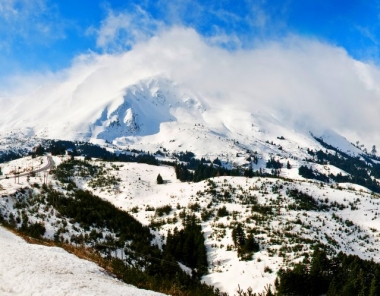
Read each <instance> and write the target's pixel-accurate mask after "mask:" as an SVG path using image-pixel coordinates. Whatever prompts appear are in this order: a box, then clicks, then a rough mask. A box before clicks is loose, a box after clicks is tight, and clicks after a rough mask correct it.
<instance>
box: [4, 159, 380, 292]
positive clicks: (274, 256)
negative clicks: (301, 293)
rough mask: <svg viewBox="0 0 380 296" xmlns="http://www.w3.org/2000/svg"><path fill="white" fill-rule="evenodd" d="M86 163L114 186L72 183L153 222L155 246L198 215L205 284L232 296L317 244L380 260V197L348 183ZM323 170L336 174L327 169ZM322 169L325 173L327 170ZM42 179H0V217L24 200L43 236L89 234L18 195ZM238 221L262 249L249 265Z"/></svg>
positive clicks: (90, 180) (292, 173)
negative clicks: (183, 176) (238, 240)
mask: <svg viewBox="0 0 380 296" xmlns="http://www.w3.org/2000/svg"><path fill="white" fill-rule="evenodd" d="M68 158H69V157H66V159H68ZM64 159H65V157H54V162H55V163H56V164H57V165H58V164H59V163H60V162H62V161H63V160H64ZM30 161H31V160H30V158H24V159H22V160H17V161H12V162H9V163H6V164H3V165H2V169H3V171H4V172H9V170H11V169H12V167H14V166H15V164H16V163H17V164H18V165H19V166H23V162H24V163H25V165H24V166H27V163H28V162H30ZM37 163H38V162H37ZM91 164H92V165H93V166H99V167H102V168H103V171H104V177H105V179H108V180H111V177H112V176H114V177H115V178H119V181H117V182H113V183H110V184H108V185H100V183H99V182H98V181H99V180H100V179H99V177H98V176H91V177H88V176H85V177H81V176H80V175H79V174H75V176H74V175H73V180H74V181H75V183H76V184H77V186H78V187H79V188H82V189H86V190H90V191H92V192H94V193H95V194H96V195H98V196H100V197H102V198H103V199H105V200H108V201H110V202H111V203H113V204H114V205H116V206H117V207H118V208H121V209H123V210H125V211H128V212H129V213H131V214H132V215H133V216H134V217H135V218H136V219H138V220H139V221H140V222H141V223H142V224H144V225H156V226H154V227H155V228H154V229H155V230H154V232H155V233H156V241H155V243H157V244H158V245H161V244H162V243H164V242H165V236H166V235H167V232H168V231H169V230H173V229H174V227H178V228H181V227H183V225H182V222H181V219H180V218H179V217H180V215H181V213H182V212H183V211H187V212H189V213H194V214H195V215H196V216H197V217H199V218H200V220H201V221H202V222H201V226H202V230H203V232H204V237H205V243H206V248H207V251H208V262H209V270H208V274H207V275H205V276H204V277H203V280H204V281H205V282H206V283H208V284H211V285H215V286H216V287H218V288H220V289H221V290H222V291H226V292H228V293H229V294H230V295H233V294H234V293H235V292H236V289H237V287H238V285H240V287H242V288H243V289H247V288H248V287H252V289H253V290H254V291H255V292H261V291H263V289H264V287H265V286H266V285H268V284H273V282H274V279H275V277H276V272H277V271H278V270H279V269H280V268H282V267H288V266H291V264H292V263H294V262H299V261H302V260H303V258H305V256H306V255H307V254H310V253H311V252H312V248H313V245H315V244H316V243H322V244H324V245H326V246H329V248H331V250H332V252H335V253H337V252H339V251H342V252H344V253H346V254H355V255H358V256H360V257H361V258H363V259H368V260H374V261H375V262H380V256H379V250H380V240H379V230H380V211H379V195H377V194H374V193H371V192H370V191H369V190H368V189H366V188H363V187H361V186H358V185H354V184H349V183H345V184H328V185H327V184H324V183H321V182H316V181H310V180H303V178H301V177H299V176H298V180H296V179H295V177H297V169H296V168H292V169H291V170H287V169H284V170H283V171H284V174H286V176H287V177H291V178H292V179H293V180H289V179H288V180H284V179H276V178H263V177H261V178H259V177H255V178H251V179H249V178H245V177H219V178H213V179H211V180H210V181H207V180H206V181H202V182H199V183H187V182H186V183H183V182H180V181H178V180H177V179H176V176H175V172H174V169H173V167H168V166H151V165H147V164H138V163H112V162H101V161H97V160H94V161H91ZM326 167H327V169H329V170H330V171H333V170H334V167H332V166H331V167H330V168H329V167H328V166H327V165H326ZM320 169H321V170H326V171H327V169H326V168H324V166H321V168H320ZM78 170H80V168H78ZM335 170H337V169H336V168H335ZM336 172H338V171H336ZM158 174H160V175H161V176H162V178H163V180H164V184H162V185H158V184H157V183H156V177H157V175H158ZM113 180H116V179H113ZM42 182H43V180H42V173H39V174H37V175H36V176H35V177H30V180H29V182H28V180H27V178H26V177H21V178H20V180H19V183H16V184H15V181H14V180H13V178H9V179H2V180H0V194H1V196H2V197H1V198H0V210H1V212H2V214H3V216H4V217H10V214H12V215H13V216H14V217H17V216H19V215H20V211H19V209H18V208H17V204H19V205H20V204H24V203H23V202H22V201H23V200H24V199H26V200H27V201H28V203H25V204H24V205H25V206H26V208H25V211H26V212H27V213H28V215H29V221H30V222H33V223H35V222H43V223H44V225H45V228H46V234H45V237H46V238H49V239H53V238H54V235H55V233H60V234H59V236H60V237H61V239H62V240H68V241H69V240H70V239H71V238H72V236H73V235H78V234H80V233H82V234H84V233H87V234H88V233H89V232H90V231H91V229H89V230H83V229H82V230H81V229H80V225H79V224H78V223H75V224H72V223H71V222H70V221H69V219H67V220H66V219H65V218H64V217H61V216H59V215H57V214H56V213H55V214H54V215H52V214H51V213H54V211H53V210H52V208H51V207H50V206H49V207H48V206H45V205H42V204H39V203H36V200H35V199H36V197H38V194H40V191H39V190H38V189H37V187H34V188H33V189H31V190H32V191H31V192H30V193H28V192H26V191H25V190H24V194H22V188H26V187H30V186H32V185H33V184H35V183H38V184H40V186H41V183H42ZM49 182H51V185H52V186H53V187H54V188H56V189H57V190H60V191H62V192H65V191H66V190H67V189H66V185H65V184H61V183H60V182H58V181H57V180H55V179H54V178H53V177H50V181H49ZM94 184H98V185H95V186H94ZM291 190H298V191H299V192H302V193H305V194H307V195H308V196H309V197H311V198H312V199H313V200H314V201H315V205H317V208H315V209H307V208H296V207H295V205H296V204H298V203H299V202H298V201H297V200H295V198H294V196H291V195H290V194H289V192H290V191H291ZM16 192H19V194H16ZM30 196H32V197H30ZM32 200H34V201H32ZM37 200H38V198H37ZM194 204H199V206H200V209H199V210H193V209H194V207H192V205H194ZM167 205H170V206H171V209H172V210H171V211H170V213H168V214H165V215H163V216H158V215H157V213H156V209H157V208H160V207H163V206H167ZM254 205H255V207H253V206H254ZM223 206H225V207H226V208H227V210H228V212H229V215H228V216H223V217H222V216H221V217H219V216H218V215H217V212H218V209H220V208H221V207H223ZM204 211H207V212H209V213H210V215H211V216H210V218H209V219H203V218H202V215H203V214H202V213H204ZM44 217H45V218H44ZM46 217H49V218H46ZM238 222H239V223H242V225H244V229H245V231H246V232H247V233H248V232H250V231H252V233H253V234H254V237H255V240H256V241H258V242H259V244H260V251H259V252H257V253H254V254H253V255H252V257H251V260H248V261H243V260H241V259H239V257H238V255H237V251H236V249H235V248H234V247H233V246H232V245H233V241H232V237H231V232H232V229H233V227H234V225H236V223H238ZM63 229H64V230H65V231H62V230H63ZM102 231H103V230H102Z"/></svg>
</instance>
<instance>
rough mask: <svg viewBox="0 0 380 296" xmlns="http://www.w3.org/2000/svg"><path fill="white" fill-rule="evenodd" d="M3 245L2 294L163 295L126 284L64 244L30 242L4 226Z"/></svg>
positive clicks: (0, 266)
mask: <svg viewBox="0 0 380 296" xmlns="http://www.w3.org/2000/svg"><path fill="white" fill-rule="evenodd" d="M0 249H1V252H0V294H1V295H57V296H59V295H78V296H79V295H94V296H95V295H130V296H132V295H139V296H148V295H152V296H153V295H157V296H158V295H163V294H160V293H155V292H151V291H146V290H141V289H137V288H136V287H133V286H130V285H126V284H124V283H122V282H120V281H119V280H117V279H115V278H113V277H111V276H110V275H108V274H107V272H106V271H104V270H103V269H102V268H100V267H99V266H97V265H96V264H95V263H92V262H89V261H86V260H82V259H79V258H77V257H76V256H74V255H72V254H69V253H67V252H66V251H64V250H62V249H60V248H56V247H46V246H41V245H33V244H28V243H26V242H25V241H24V240H23V239H21V238H19V237H17V236H16V235H14V234H13V233H11V232H9V231H8V230H6V229H4V228H3V227H0Z"/></svg>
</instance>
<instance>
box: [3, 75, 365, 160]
mask: <svg viewBox="0 0 380 296" xmlns="http://www.w3.org/2000/svg"><path fill="white" fill-rule="evenodd" d="M98 72H99V71H95V72H94V73H90V74H89V75H88V76H85V75H83V77H80V78H81V79H80V80H78V78H77V80H74V81H72V80H69V81H70V83H69V82H67V83H63V84H58V85H56V84H55V85H54V87H53V86H51V87H48V86H45V87H42V88H40V89H38V90H36V91H35V92H34V93H32V94H30V95H29V96H27V97H24V98H18V99H15V100H13V101H12V102H9V101H6V100H0V104H1V106H2V108H0V115H1V116H0V143H1V148H2V150H6V149H9V148H14V149H16V150H17V149H20V148H21V147H22V148H27V147H26V146H27V145H25V143H24V142H25V140H27V141H28V142H29V146H34V145H36V143H38V140H36V139H61V140H62V139H64V140H84V141H90V142H93V143H97V144H100V145H106V144H107V143H112V144H114V145H116V146H117V147H119V148H121V149H125V148H135V149H139V150H145V151H151V152H156V151H157V150H159V149H162V148H165V149H166V150H167V151H169V152H172V153H174V152H178V151H192V152H194V153H195V154H196V156H197V157H199V158H200V157H206V158H209V159H214V158H216V157H219V158H220V159H222V160H224V161H226V162H228V161H231V162H236V164H242V163H244V161H243V160H242V159H239V157H237V155H244V154H246V153H247V151H251V152H254V151H255V152H257V153H259V154H260V155H262V156H263V158H264V159H268V158H269V157H270V155H279V156H281V157H284V158H289V157H293V158H294V157H295V158H301V159H303V158H305V152H304V151H303V152H302V149H303V150H305V149H307V148H310V149H313V148H317V147H320V145H319V144H318V143H317V142H316V141H315V139H314V138H313V136H316V137H322V138H323V139H324V141H325V142H327V143H329V144H331V145H333V146H335V147H338V148H339V149H341V150H342V151H344V152H346V153H349V154H358V153H361V151H360V150H359V149H358V148H357V147H354V146H353V145H352V144H351V143H350V142H349V141H347V140H346V139H345V138H344V137H343V136H342V135H339V134H337V133H336V132H334V131H333V130H330V129H326V128H322V127H321V126H318V125H314V126H311V125H310V124H309V121H308V120H306V119H304V120H301V119H302V118H300V119H299V120H296V121H294V120H290V119H289V118H287V117H286V116H283V115H281V113H279V112H278V111H275V110H272V109H270V108H269V107H267V106H260V105H252V104H250V103H249V101H247V104H242V100H236V101H235V100H234V98H230V100H226V98H224V97H222V96H221V97H220V98H219V97H218V95H217V94H211V95H210V94H202V93H199V92H197V91H196V90H194V89H189V88H187V87H186V86H185V85H179V84H177V83H176V82H174V81H171V80H170V79H168V78H166V77H165V76H163V75H158V76H154V77H151V78H148V79H144V80H140V81H138V82H136V83H132V84H130V85H128V84H127V85H126V86H125V84H123V83H122V82H121V81H119V82H118V83H115V84H116V85H111V86H110V87H109V88H106V87H105V86H99V87H97V88H96V90H97V91H98V92H97V93H95V92H94V91H91V88H90V87H89V85H88V84H90V83H91V81H92V79H93V76H98V75H99V73H98ZM29 148H31V147H29Z"/></svg>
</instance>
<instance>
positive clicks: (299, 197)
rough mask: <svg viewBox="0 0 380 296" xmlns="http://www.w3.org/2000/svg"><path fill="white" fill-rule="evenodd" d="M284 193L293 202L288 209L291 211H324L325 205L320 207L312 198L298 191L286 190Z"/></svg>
mask: <svg viewBox="0 0 380 296" xmlns="http://www.w3.org/2000/svg"><path fill="white" fill-rule="evenodd" d="M286 193H287V195H288V196H290V197H292V198H293V199H294V201H295V203H294V204H291V205H289V209H291V210H297V211H302V210H304V211H321V210H324V209H326V205H324V204H321V205H320V204H319V203H318V202H317V201H316V200H315V199H314V198H313V197H312V196H310V195H309V194H307V193H304V192H302V191H299V190H298V189H291V190H287V191H286Z"/></svg>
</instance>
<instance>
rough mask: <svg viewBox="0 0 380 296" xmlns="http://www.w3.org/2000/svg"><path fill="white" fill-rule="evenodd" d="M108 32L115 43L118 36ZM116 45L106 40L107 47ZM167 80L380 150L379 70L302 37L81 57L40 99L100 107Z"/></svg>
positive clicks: (150, 46) (179, 32)
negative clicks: (131, 88)
mask: <svg viewBox="0 0 380 296" xmlns="http://www.w3.org/2000/svg"><path fill="white" fill-rule="evenodd" d="M118 17H121V16H118V15H116V16H115V23H116V24H118V22H119V18H118ZM110 20H111V19H110ZM109 24H111V21H110V22H109ZM106 27H108V25H107V26H106V25H104V28H106ZM110 28H112V26H111V25H110ZM106 32H107V31H106V30H104V36H112V35H113V34H112V32H113V30H112V29H110V31H109V33H107V34H106ZM108 38H109V39H108ZM110 42H112V38H111V37H105V39H104V43H102V44H105V45H106V44H109V43H110ZM162 73H163V74H165V75H166V76H167V77H168V78H170V79H172V80H174V81H176V82H177V83H180V84H183V85H186V86H187V87H188V88H190V89H192V90H194V91H195V92H198V93H201V94H202V95H203V96H205V97H207V98H209V100H210V102H211V104H214V105H218V104H226V105H231V106H233V105H235V106H236V105H237V106H240V107H239V108H241V109H244V110H247V111H250V112H252V113H254V112H256V111H257V110H260V109H262V108H267V109H268V110H270V111H271V112H272V113H273V114H274V115H276V116H277V117H278V118H281V119H282V120H284V121H285V122H289V123H291V125H293V126H294V127H302V126H304V127H310V126H314V128H315V127H329V128H333V129H335V130H336V131H338V132H341V133H343V134H344V135H346V136H347V137H348V138H349V139H350V140H351V141H355V140H357V139H358V140H360V141H361V142H364V143H367V145H368V146H369V145H372V144H376V145H377V146H380V136H379V134H378V116H379V114H380V83H379V82H380V69H379V68H378V67H377V66H376V65H371V64H366V63H363V62H359V61H357V60H354V59H352V58H351V57H350V56H349V55H348V54H347V53H346V51H345V50H343V49H342V48H338V47H335V46H332V45H329V44H326V43H322V42H320V41H316V40H313V39H305V38H301V37H298V36H289V37H287V38H285V39H283V40H281V41H274V42H263V43H261V44H260V45H258V46H257V47H255V48H253V49H249V50H236V51H228V50H226V49H223V48H220V47H219V46H215V45H211V44H210V42H209V40H206V39H205V38H204V37H202V36H200V35H199V34H198V33H197V32H196V31H195V30H193V29H189V28H184V27H173V28H170V29H166V30H162V31H160V32H159V33H158V34H157V35H155V36H154V37H152V38H150V39H149V40H143V41H140V42H137V43H136V44H135V45H134V46H133V47H132V49H131V50H129V51H127V52H123V53H117V54H104V55H97V54H90V55H83V56H81V57H80V58H78V59H76V60H75V61H74V63H73V66H72V67H71V68H69V69H67V70H65V71H62V72H60V73H58V74H57V75H55V76H54V77H48V78H44V79H42V78H41V79H40V81H42V80H45V81H49V83H48V84H49V85H48V87H45V90H44V91H43V92H39V95H38V97H36V99H38V100H40V101H41V100H43V99H44V96H45V97H46V98H47V99H46V100H48V99H49V100H50V99H54V96H55V93H61V92H59V90H62V92H63V90H64V92H66V93H69V94H70V95H69V96H68V97H70V99H71V100H74V101H75V100H76V101H77V102H78V104H79V102H80V101H82V100H83V101H86V100H88V98H89V97H90V98H91V100H92V101H91V102H96V100H99V99H104V98H105V97H107V96H108V97H109V96H110V95H111V94H115V93H117V92H119V91H120V90H122V89H123V88H125V87H126V86H128V85H130V84H133V83H135V82H137V81H138V80H140V79H145V78H148V77H151V76H154V75H158V74H162ZM30 79H33V82H34V83H36V80H35V78H30ZM30 79H28V77H24V78H23V80H24V81H25V82H27V81H30ZM19 81H20V80H19ZM41 84H42V83H41ZM46 84H47V83H46ZM18 88H20V86H19V85H18ZM61 97H62V96H61ZM61 97H60V98H61ZM62 98H63V97H62ZM231 112H233V111H231Z"/></svg>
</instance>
